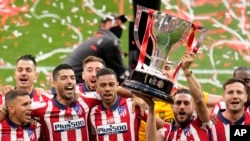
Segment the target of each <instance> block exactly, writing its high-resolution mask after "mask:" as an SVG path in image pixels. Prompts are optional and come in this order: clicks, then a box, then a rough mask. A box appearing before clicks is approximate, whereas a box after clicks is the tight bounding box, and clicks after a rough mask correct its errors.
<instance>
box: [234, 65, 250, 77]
mask: <svg viewBox="0 0 250 141" xmlns="http://www.w3.org/2000/svg"><path fill="white" fill-rule="evenodd" d="M237 71H250V68H249V67H245V66H239V67H237V68H236V69H235V70H234V72H233V77H235V75H236V72H237Z"/></svg>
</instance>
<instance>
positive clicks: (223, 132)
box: [212, 112, 250, 141]
mask: <svg viewBox="0 0 250 141" xmlns="http://www.w3.org/2000/svg"><path fill="white" fill-rule="evenodd" d="M217 119H218V121H217V123H216V124H214V125H213V127H212V135H213V138H214V141H229V140H230V125H250V116H249V114H248V113H247V112H244V115H243V116H242V117H241V118H240V119H239V120H238V121H237V122H235V123H231V122H230V121H229V120H227V119H226V118H225V117H224V116H223V115H222V112H219V113H218V114H217Z"/></svg>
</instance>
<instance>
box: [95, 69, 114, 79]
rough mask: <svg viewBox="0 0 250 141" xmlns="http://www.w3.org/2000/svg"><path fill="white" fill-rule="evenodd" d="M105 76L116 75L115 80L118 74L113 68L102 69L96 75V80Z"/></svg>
mask: <svg viewBox="0 0 250 141" xmlns="http://www.w3.org/2000/svg"><path fill="white" fill-rule="evenodd" d="M103 75H114V76H115V78H117V77H116V73H115V72H114V70H112V69H111V68H102V69H100V70H99V71H98V72H97V73H96V78H99V77H100V76H103Z"/></svg>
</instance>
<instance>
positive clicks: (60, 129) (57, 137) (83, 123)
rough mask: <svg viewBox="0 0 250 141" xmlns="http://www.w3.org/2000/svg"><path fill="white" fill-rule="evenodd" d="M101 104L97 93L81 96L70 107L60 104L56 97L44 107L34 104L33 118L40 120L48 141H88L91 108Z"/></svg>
mask: <svg viewBox="0 0 250 141" xmlns="http://www.w3.org/2000/svg"><path fill="white" fill-rule="evenodd" d="M55 96H56V95H55ZM99 103H100V97H99V95H97V94H96V93H95V92H94V93H85V94H84V95H81V96H80V97H79V98H78V99H77V100H76V101H74V102H72V103H71V105H70V106H64V105H62V104H60V103H59V102H58V101H57V100H56V99H55V97H54V98H53V99H51V100H49V101H47V102H46V103H44V105H43V104H41V103H40V102H39V103H38V106H33V105H34V104H36V103H32V107H36V109H33V110H32V116H35V117H38V118H40V123H41V124H42V128H43V131H44V133H45V138H46V140H47V141H62V140H63V141H88V140H89V137H88V136H89V135H88V128H87V127H88V122H87V118H88V115H89V112H90V108H92V107H93V106H95V105H97V104H99ZM39 106H40V107H39Z"/></svg>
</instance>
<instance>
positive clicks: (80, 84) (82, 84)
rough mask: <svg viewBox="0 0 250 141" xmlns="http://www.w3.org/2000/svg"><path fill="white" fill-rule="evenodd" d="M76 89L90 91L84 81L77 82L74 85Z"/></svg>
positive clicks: (83, 91)
mask: <svg viewBox="0 0 250 141" xmlns="http://www.w3.org/2000/svg"><path fill="white" fill-rule="evenodd" d="M76 90H78V91H80V92H82V93H86V92H91V91H89V90H88V88H87V86H86V83H85V82H83V83H79V84H77V85H76Z"/></svg>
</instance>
